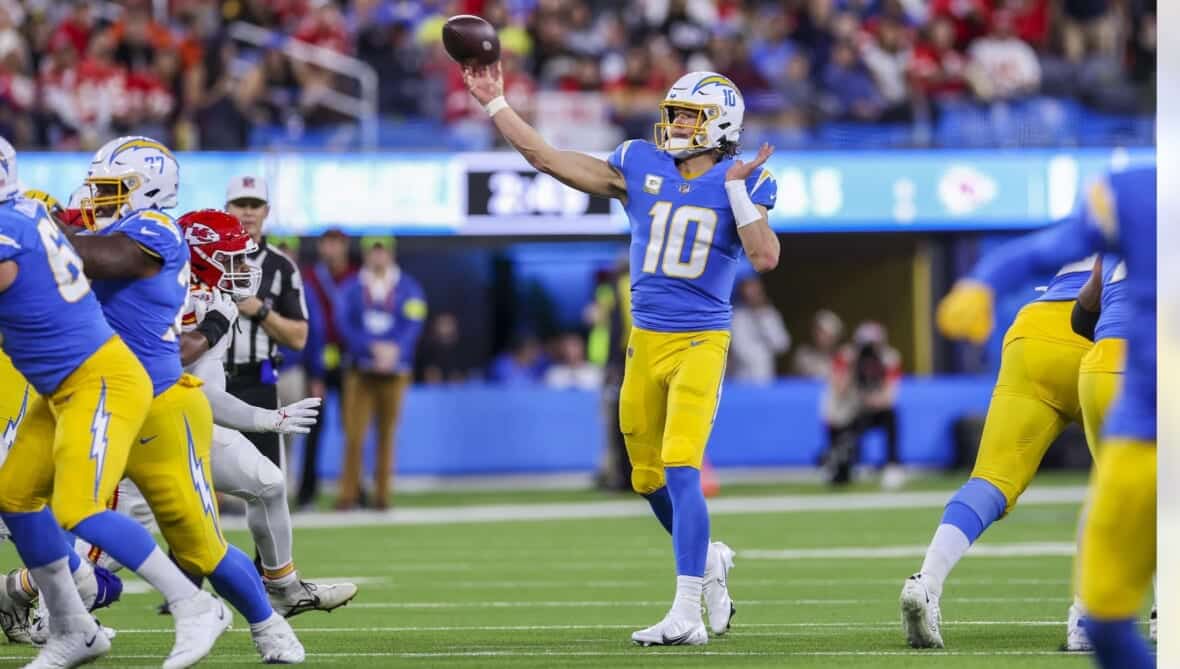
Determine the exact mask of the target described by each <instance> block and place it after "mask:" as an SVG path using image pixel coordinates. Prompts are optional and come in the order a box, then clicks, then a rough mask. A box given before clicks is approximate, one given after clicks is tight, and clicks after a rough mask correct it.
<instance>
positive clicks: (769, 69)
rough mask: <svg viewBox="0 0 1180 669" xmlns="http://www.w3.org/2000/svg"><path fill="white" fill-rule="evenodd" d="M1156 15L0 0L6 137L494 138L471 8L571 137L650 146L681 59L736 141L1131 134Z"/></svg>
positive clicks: (958, 140)
mask: <svg viewBox="0 0 1180 669" xmlns="http://www.w3.org/2000/svg"><path fill="white" fill-rule="evenodd" d="M1155 7H1156V0H780V1H778V2H758V1H756V0H648V1H645V2H628V1H626V0H598V1H595V2H589V1H587V0H420V1H416V2H413V1H408V0H124V1H121V2H102V1H97V0H95V1H91V0H77V1H72V2H56V1H53V0H0V133H2V134H4V135H5V136H6V137H9V138H13V139H15V140H16V142H15V143H16V144H17V145H18V147H20V148H32V147H48V148H83V149H91V148H93V147H95V146H97V145H98V144H101V143H102V141H103V140H105V139H107V138H110V137H112V136H117V135H118V134H126V133H131V132H134V133H142V134H149V135H152V136H155V137H160V138H161V139H164V140H165V141H168V142H169V143H170V144H172V145H174V146H176V147H178V148H181V149H197V148H201V149H244V148H248V147H254V148H260V147H275V146H291V145H295V146H302V147H312V148H358V147H361V148H460V149H481V148H488V147H491V146H492V145H493V144H494V141H495V139H494V136H493V133H491V132H490V128H489V127H488V123H487V119H486V116H485V115H484V114H482V112H481V110H479V108H478V107H477V106H475V105H474V104H473V102H472V101H471V100H470V98H469V96H468V95H467V94H466V92H465V90H464V89H463V87H462V82H461V80H460V78H459V75H458V72H457V68H455V67H454V66H453V64H452V63H451V62H450V61H449V60H448V59H447V57H446V55H445V53H444V52H443V51H442V49H441V46H440V29H441V25H442V23H443V21H444V20H445V18H446V17H448V16H450V15H453V14H459V13H474V14H479V15H481V16H484V17H486V18H487V19H488V20H490V21H491V22H492V23H493V24H494V25H495V26H497V28H498V29H499V31H500V37H501V43H502V45H503V53H504V57H503V66H504V68H505V77H506V84H507V93H508V98H509V99H510V101H511V102H513V104H514V106H515V107H516V108H517V109H519V110H522V111H525V112H526V113H527V114H528V115H529V116H530V117H532V118H533V119H534V120H535V122H536V123H537V125H538V126H539V128H540V129H541V130H542V131H543V132H546V133H547V134H550V135H553V136H556V137H560V138H562V139H566V140H568V141H567V142H566V143H567V144H573V145H574V146H575V147H576V148H584V149H599V150H609V149H610V148H613V146H614V145H615V144H616V143H617V142H618V141H619V140H620V139H621V138H624V137H637V136H638V137H646V136H648V135H649V134H650V131H651V130H650V129H651V122H652V121H653V119H654V114H655V110H656V104H657V102H658V100H659V99H660V98H661V97H662V96H663V95H664V93H665V92H666V90H667V88H668V86H669V85H670V84H671V83H672V82H673V81H674V80H675V79H676V78H677V77H678V76H680V75H681V74H682V73H684V72H685V71H687V70H695V69H711V70H716V71H719V72H721V73H723V74H725V75H726V76H728V77H730V78H731V79H733V80H734V82H735V83H737V85H738V86H739V87H740V88H741V89H742V91H743V92H744V93H745V97H746V104H747V121H746V125H747V137H748V139H749V140H750V141H754V140H756V139H763V138H765V139H769V140H771V141H774V142H775V143H776V144H778V145H779V146H792V145H794V146H800V145H809V144H829V145H848V144H852V145H857V146H863V145H864V144H865V143H866V142H870V143H873V144H886V145H917V146H923V145H932V144H934V145H936V144H950V145H964V144H975V145H994V144H1025V145H1027V144H1030V143H1031V144H1063V143H1064V144H1075V143H1089V142H1094V143H1104V142H1108V141H1109V138H1110V136H1111V135H1112V134H1113V135H1119V136H1122V137H1124V138H1125V137H1127V136H1130V137H1132V138H1139V139H1143V138H1145V137H1149V135H1150V128H1149V126H1150V119H1149V117H1150V114H1151V110H1152V109H1154V91H1155V49H1156V41H1157V30H1156V19H1155ZM1145 119H1146V120H1145ZM1145 124H1146V125H1145ZM571 129H576V132H574V131H572V130H571ZM424 130H425V131H424ZM431 131H435V132H431ZM751 135H757V136H758V137H751Z"/></svg>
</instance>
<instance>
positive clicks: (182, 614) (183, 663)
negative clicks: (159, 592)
mask: <svg viewBox="0 0 1180 669" xmlns="http://www.w3.org/2000/svg"><path fill="white" fill-rule="evenodd" d="M171 609H172V619H173V621H174V623H175V625H176V643H175V644H174V645H173V646H172V652H171V653H170V654H169V655H168V657H167V658H165V659H164V669H185V667H191V666H193V665H194V664H196V663H197V662H200V661H201V658H203V657H205V656H206V655H208V654H209V651H211V650H213V644H214V643H216V642H217V638H218V637H219V636H221V633H222V632H224V631H225V630H227V629H229V626H230V624H231V623H232V622H233V620H234V614H233V612H232V611H230V610H229V607H228V606H226V605H225V602H223V601H221V600H220V599H217V598H216V597H214V596H213V595H210V594H209V593H207V592H205V591H204V590H202V591H201V592H198V593H197V594H195V595H193V596H192V597H189V598H188V599H182V600H180V601H179V602H176V603H175V604H173V605H172V607H171Z"/></svg>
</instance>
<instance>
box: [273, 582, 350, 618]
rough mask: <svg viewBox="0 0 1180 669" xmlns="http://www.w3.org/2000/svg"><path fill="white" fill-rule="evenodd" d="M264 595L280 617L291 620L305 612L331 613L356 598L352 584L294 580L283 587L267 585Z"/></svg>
mask: <svg viewBox="0 0 1180 669" xmlns="http://www.w3.org/2000/svg"><path fill="white" fill-rule="evenodd" d="M266 595H267V598H269V599H270V605H271V608H273V609H274V610H275V611H276V612H277V613H278V614H279V615H280V616H283V617H284V618H293V617H295V616H297V615H299V614H300V613H306V612H307V611H331V610H333V609H338V608H340V607H341V606H344V605H345V604H347V603H349V602H350V601H352V598H353V597H356V586H355V585H353V584H352V583H335V584H332V585H327V584H321V583H312V582H311V581H302V580H299V579H298V578H296V579H295V580H293V581H291V582H290V583H288V584H285V585H278V584H275V583H267V584H266Z"/></svg>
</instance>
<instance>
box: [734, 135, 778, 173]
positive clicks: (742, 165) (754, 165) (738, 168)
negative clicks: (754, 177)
mask: <svg viewBox="0 0 1180 669" xmlns="http://www.w3.org/2000/svg"><path fill="white" fill-rule="evenodd" d="M772 153H774V147H773V146H771V145H769V144H765V143H764V144H763V145H762V146H761V147H759V148H758V155H757V156H755V158H754V159H753V160H751V161H750V162H748V163H746V162H742V161H740V160H738V159H736V158H735V159H734V161H733V164H732V165H730V166H729V169H727V170H725V180H726V181H745V180H746V179H748V178H750V175H751V174H753V173H754V170H756V169H758V168H759V167H762V163H765V162H766V159H767V158H770V155H771V154H772Z"/></svg>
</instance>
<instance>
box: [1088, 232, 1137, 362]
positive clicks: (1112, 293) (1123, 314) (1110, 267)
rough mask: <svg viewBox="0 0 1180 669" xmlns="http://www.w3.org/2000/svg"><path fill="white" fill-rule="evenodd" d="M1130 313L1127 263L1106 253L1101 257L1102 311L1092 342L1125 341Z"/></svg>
mask: <svg viewBox="0 0 1180 669" xmlns="http://www.w3.org/2000/svg"><path fill="white" fill-rule="evenodd" d="M1130 320H1131V313H1130V306H1129V305H1128V304H1127V263H1125V262H1123V259H1122V258H1120V257H1119V256H1117V255H1115V254H1113V253H1108V254H1106V255H1105V256H1103V257H1102V311H1101V312H1100V313H1099V314H1098V324H1097V325H1095V326H1094V341H1099V340H1102V339H1126V338H1127V328H1128V327H1129V326H1130Z"/></svg>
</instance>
